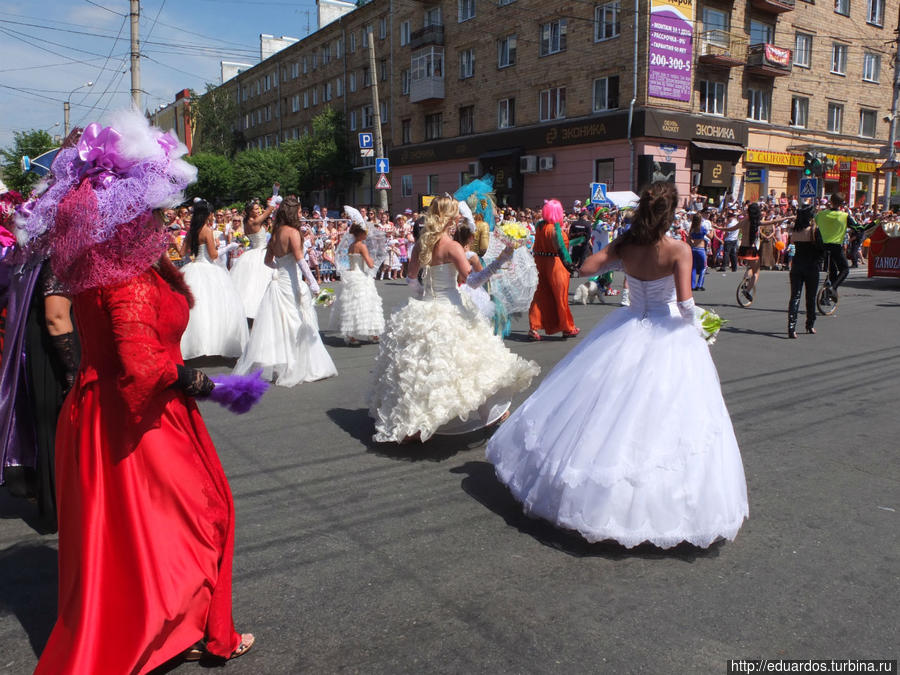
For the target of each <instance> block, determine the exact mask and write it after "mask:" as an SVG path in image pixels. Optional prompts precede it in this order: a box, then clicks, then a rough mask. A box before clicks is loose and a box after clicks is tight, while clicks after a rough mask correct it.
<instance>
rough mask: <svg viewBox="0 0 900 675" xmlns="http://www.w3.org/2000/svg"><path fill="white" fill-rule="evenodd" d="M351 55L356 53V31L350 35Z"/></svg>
mask: <svg viewBox="0 0 900 675" xmlns="http://www.w3.org/2000/svg"><path fill="white" fill-rule="evenodd" d="M350 53H351V54H355V53H356V31H353V32H351V33H350Z"/></svg>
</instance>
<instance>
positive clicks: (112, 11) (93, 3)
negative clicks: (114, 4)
mask: <svg viewBox="0 0 900 675" xmlns="http://www.w3.org/2000/svg"><path fill="white" fill-rule="evenodd" d="M84 1H85V2H86V3H87V4H89V5H93V6H94V7H99V8H100V9H105V10H106V11H107V12H109V13H110V14H118V15H119V16H128V15H127V14H122V12H117V11H116V10H114V9H110V8H109V7H104V6H103V5H101V4H100V3H99V2H94V0H84Z"/></svg>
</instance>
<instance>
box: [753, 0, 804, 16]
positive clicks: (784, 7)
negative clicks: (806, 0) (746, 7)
mask: <svg viewBox="0 0 900 675" xmlns="http://www.w3.org/2000/svg"><path fill="white" fill-rule="evenodd" d="M750 5H751V6H752V7H755V8H756V9H758V10H760V11H762V12H769V14H781V13H782V12H790V11H791V10H792V9H794V0H750Z"/></svg>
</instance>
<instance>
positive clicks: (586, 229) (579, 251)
mask: <svg viewBox="0 0 900 675" xmlns="http://www.w3.org/2000/svg"><path fill="white" fill-rule="evenodd" d="M584 214H585V210H582V211H581V212H580V213H579V214H578V220H576V221H575V222H573V223H572V224H571V225H569V241H570V242H575V243H574V244H573V245H572V251H571V253H570V257H571V258H572V264H573V265H574V266H575V267H576V268H578V267H581V264H582V263H583V262H584V259H585V257H586V256H587V254H588V252H590V250H591V229H592V228H593V224H592V223H591V221H589V220H588V219H587V218H585V217H584Z"/></svg>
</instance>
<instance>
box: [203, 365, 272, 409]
mask: <svg viewBox="0 0 900 675" xmlns="http://www.w3.org/2000/svg"><path fill="white" fill-rule="evenodd" d="M209 379H211V380H212V381H213V382H215V383H216V388H215V389H213V390H212V392H211V393H210V395H209V399H210V400H212V401H215V402H216V403H218V404H220V405H221V406H223V407H225V408H228V409H229V410H230V411H231V412H233V413H236V414H238V415H243V414H244V413H245V412H247V411H248V410H250V408H252V407H253V406H254V405H256V404H257V402H258V401H259V399H261V398H262V395H263V394H265V393H266V390H267V389H268V388H269V383H268V382H266V381H265V380H264V379H262V370H257V371H256V372H255V373H251V374H250V375H214V376H213V377H211V378H209Z"/></svg>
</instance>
